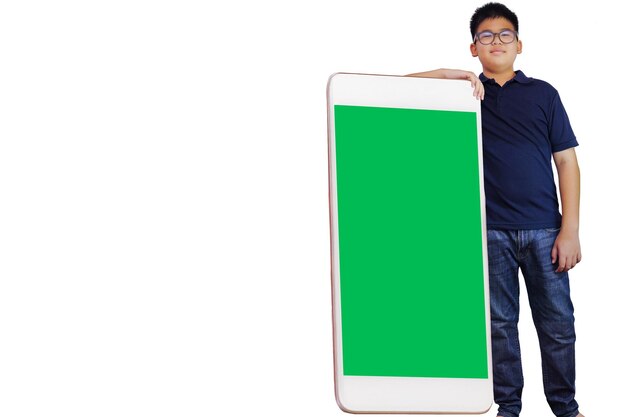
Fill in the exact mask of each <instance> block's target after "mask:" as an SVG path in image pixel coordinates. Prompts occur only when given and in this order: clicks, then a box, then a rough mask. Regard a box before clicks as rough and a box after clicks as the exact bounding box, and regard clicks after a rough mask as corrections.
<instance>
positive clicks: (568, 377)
mask: <svg viewBox="0 0 626 417" xmlns="http://www.w3.org/2000/svg"><path fill="white" fill-rule="evenodd" d="M558 233H559V230H558V229H537V230H493V229H489V230H487V242H488V254H489V292H490V296H491V342H492V353H493V382H494V400H495V402H496V404H498V406H499V409H498V415H499V416H503V417H517V416H519V413H520V411H521V409H522V388H523V386H524V379H523V376H522V361H521V356H520V344H519V336H518V331H517V323H518V320H519V278H518V271H519V270H520V269H521V271H522V274H523V276H524V280H525V283H526V288H527V290H528V300H529V302H530V308H531V311H532V317H533V322H534V324H535V328H536V329H537V334H538V336H539V345H540V349H541V365H542V371H543V388H544V392H545V395H546V399H547V400H548V404H549V405H550V408H551V409H552V412H553V413H554V414H555V415H556V416H558V417H575V416H576V415H577V414H578V404H577V403H576V400H575V399H574V394H575V386H574V380H575V364H574V341H575V340H576V335H575V333H574V307H573V306H572V302H571V300H570V290H569V277H568V275H567V272H561V273H557V272H554V271H555V270H556V268H557V265H556V264H552V259H551V251H552V247H553V245H554V241H555V240H556V237H557V235H558Z"/></svg>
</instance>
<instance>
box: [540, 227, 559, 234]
mask: <svg viewBox="0 0 626 417" xmlns="http://www.w3.org/2000/svg"><path fill="white" fill-rule="evenodd" d="M543 230H545V231H546V232H548V233H557V232H559V231H561V228H560V227H548V228H545V229H543Z"/></svg>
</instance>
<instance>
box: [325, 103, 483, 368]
mask: <svg viewBox="0 0 626 417" xmlns="http://www.w3.org/2000/svg"><path fill="white" fill-rule="evenodd" d="M334 112H335V144H336V149H335V151H336V178H337V206H338V212H337V216H338V218H337V221H338V225H339V271H340V285H341V287H340V288H341V323H342V344H343V368H344V374H345V375H355V376H395V377H435V378H438V377H440V378H485V379H486V378H487V373H488V371H487V369H488V367H487V336H486V323H485V296H484V291H485V287H484V275H483V273H484V271H483V244H482V225H481V205H480V181H479V175H480V174H479V155H478V149H479V148H478V137H477V118H476V113H473V112H460V111H435V110H416V109H398V108H380V107H363V106H345V105H335V106H334Z"/></svg>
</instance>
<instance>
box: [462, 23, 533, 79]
mask: <svg viewBox="0 0 626 417" xmlns="http://www.w3.org/2000/svg"><path fill="white" fill-rule="evenodd" d="M503 30H510V31H514V30H515V29H514V28H513V24H512V23H511V22H509V21H508V20H507V19H505V18H503V17H497V18H495V19H486V20H484V21H482V22H481V24H480V25H478V29H477V30H476V33H477V34H479V33H481V32H485V31H489V32H492V33H500V32H502V31H503ZM470 50H471V52H472V56H475V57H478V59H479V60H480V63H481V64H482V65H483V70H484V72H485V71H486V72H490V73H501V72H506V71H511V70H513V63H514V62H515V58H517V54H521V53H522V42H521V41H520V40H518V39H517V37H515V40H514V41H513V42H511V43H509V44H506V43H504V42H502V40H501V39H500V37H498V36H494V37H493V41H492V42H491V43H490V44H488V45H483V44H482V43H480V42H479V41H478V40H476V41H475V42H474V43H472V44H471V45H470Z"/></svg>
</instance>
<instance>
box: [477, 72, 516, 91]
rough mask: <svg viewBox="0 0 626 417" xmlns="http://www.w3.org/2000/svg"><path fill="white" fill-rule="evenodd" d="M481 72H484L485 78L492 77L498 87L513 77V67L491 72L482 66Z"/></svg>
mask: <svg viewBox="0 0 626 417" xmlns="http://www.w3.org/2000/svg"><path fill="white" fill-rule="evenodd" d="M483 74H485V77H487V78H493V79H494V80H496V82H497V83H498V85H500V87H502V86H503V85H504V84H506V82H507V81H509V80H512V79H513V78H515V71H513V68H509V69H507V70H504V71H499V72H492V71H489V70H486V69H484V68H483Z"/></svg>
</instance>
